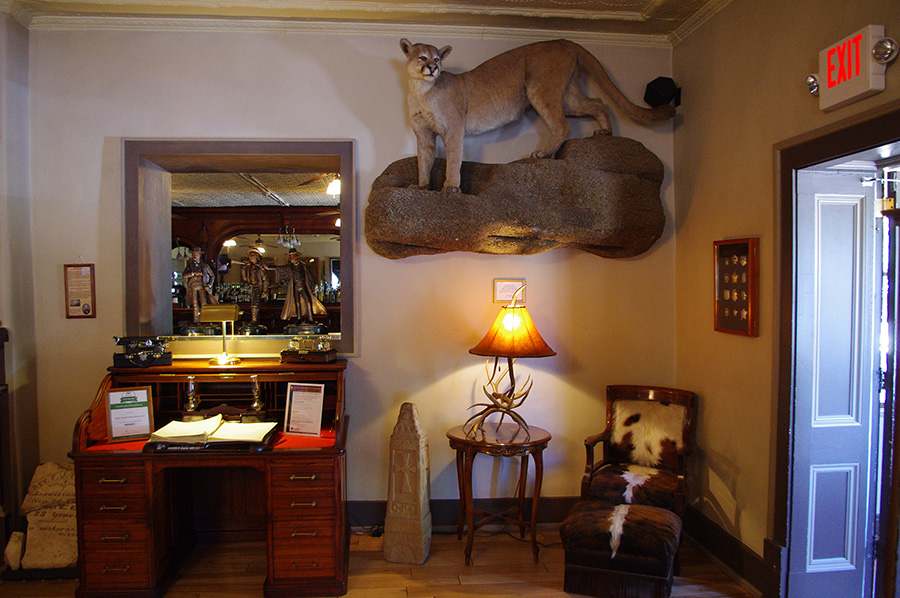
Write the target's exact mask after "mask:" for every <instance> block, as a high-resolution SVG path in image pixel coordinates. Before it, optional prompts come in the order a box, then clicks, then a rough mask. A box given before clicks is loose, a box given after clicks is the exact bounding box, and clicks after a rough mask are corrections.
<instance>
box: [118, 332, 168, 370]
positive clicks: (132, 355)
mask: <svg viewBox="0 0 900 598" xmlns="http://www.w3.org/2000/svg"><path fill="white" fill-rule="evenodd" d="M113 338H114V339H115V340H116V345H118V346H120V347H122V353H114V354H113V366H114V367H117V368H134V367H138V368H146V367H150V366H154V365H172V353H170V352H169V351H166V344H167V342H168V341H167V340H166V339H164V338H162V337H159V336H114V337H113Z"/></svg>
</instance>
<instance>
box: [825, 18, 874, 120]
mask: <svg viewBox="0 0 900 598" xmlns="http://www.w3.org/2000/svg"><path fill="white" fill-rule="evenodd" d="M882 37H884V26H882V25H868V26H866V27H863V28H862V29H860V30H859V31H857V32H856V33H854V34H852V35H850V36H848V37H845V38H844V39H842V40H841V41H839V42H837V43H836V44H832V45H831V46H829V47H828V48H825V49H824V50H822V51H821V52H819V77H818V78H819V108H820V109H821V110H826V111H827V110H835V109H837V108H840V107H842V106H846V105H847V104H850V103H852V102H856V101H857V100H861V99H863V98H866V97H869V96H870V95H874V94H876V93H878V92H880V91H884V68H885V65H883V64H878V63H877V62H875V61H874V60H873V59H872V47H873V46H874V45H875V42H877V41H878V40H879V39H881V38H882Z"/></svg>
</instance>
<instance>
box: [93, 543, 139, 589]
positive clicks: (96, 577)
mask: <svg viewBox="0 0 900 598" xmlns="http://www.w3.org/2000/svg"><path fill="white" fill-rule="evenodd" d="M82 558H83V559H84V583H85V585H87V586H98V587H102V588H104V589H106V588H112V587H123V586H127V587H128V588H129V589H134V588H139V587H141V586H147V585H149V584H150V560H149V559H148V558H147V557H146V556H145V555H144V552H143V551H141V552H140V553H133V554H122V553H119V552H107V551H103V550H95V551H89V552H87V553H86V554H84V555H82Z"/></svg>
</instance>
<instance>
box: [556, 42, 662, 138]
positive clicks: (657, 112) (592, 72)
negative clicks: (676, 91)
mask: <svg viewBox="0 0 900 598" xmlns="http://www.w3.org/2000/svg"><path fill="white" fill-rule="evenodd" d="M573 45H574V46H575V47H576V48H577V52H576V56H577V57H578V68H579V69H580V70H581V71H582V72H583V73H585V74H586V75H587V76H588V77H590V78H591V79H592V80H593V81H594V82H596V83H597V85H599V86H600V89H602V90H603V92H604V93H605V94H606V95H607V97H608V98H609V99H610V100H611V101H612V103H613V104H615V105H616V106H617V107H618V108H619V109H620V110H622V112H624V113H625V114H627V115H628V116H630V117H631V118H633V119H634V120H636V121H639V122H656V121H660V120H668V119H670V118H672V117H673V116H675V107H674V106H672V105H670V104H663V105H662V106H657V107H656V108H643V107H641V106H638V105H637V104H633V103H632V102H631V100H629V99H628V98H626V97H625V94H623V93H622V92H621V91H620V90H619V88H618V87H616V84H615V83H613V82H612V79H610V78H609V75H608V74H607V72H606V69H605V68H603V65H602V64H600V61H599V60H597V59H596V58H595V57H594V55H593V54H591V53H590V52H588V51H587V50H585V49H584V48H582V47H581V46H579V45H578V44H573Z"/></svg>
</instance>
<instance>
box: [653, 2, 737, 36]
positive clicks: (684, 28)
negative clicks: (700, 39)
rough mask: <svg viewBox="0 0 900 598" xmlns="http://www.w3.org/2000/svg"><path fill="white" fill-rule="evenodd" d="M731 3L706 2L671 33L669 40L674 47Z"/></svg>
mask: <svg viewBox="0 0 900 598" xmlns="http://www.w3.org/2000/svg"><path fill="white" fill-rule="evenodd" d="M730 3H731V0H711V1H710V2H707V3H706V4H704V5H703V7H702V8H701V9H700V10H698V11H697V12H696V13H694V14H693V15H692V16H691V18H689V19H688V20H687V21H685V22H684V23H682V24H681V26H680V27H679V28H678V29H676V30H675V31H673V32H672V33H670V34H669V36H668V40H669V43H670V44H671V46H672V47H674V46H677V45H678V44H680V43H681V42H683V41H684V40H685V38H687V36H688V35H690V34H691V33H693V32H694V31H696V30H697V29H698V28H699V27H700V26H701V25H702V24H703V23H705V22H706V21H708V20H709V19H710V18H711V17H712V16H713V15H715V14H716V13H717V12H719V11H720V10H722V9H723V8H725V7H726V6H728V5H729V4H730Z"/></svg>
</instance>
